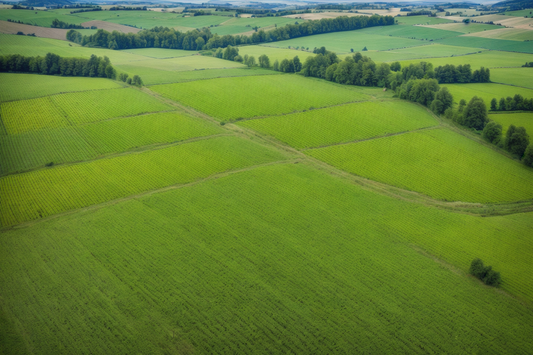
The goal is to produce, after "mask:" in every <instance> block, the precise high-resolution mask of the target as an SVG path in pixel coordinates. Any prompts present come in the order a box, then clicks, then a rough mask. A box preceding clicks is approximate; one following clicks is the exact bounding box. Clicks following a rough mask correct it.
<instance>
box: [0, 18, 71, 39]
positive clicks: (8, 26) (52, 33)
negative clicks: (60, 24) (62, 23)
mask: <svg viewBox="0 0 533 355" xmlns="http://www.w3.org/2000/svg"><path fill="white" fill-rule="evenodd" d="M19 31H20V32H23V33H24V34H25V35H27V34H29V33H35V36H37V37H46V38H54V39H60V40H64V41H65V40H66V39H67V31H68V30H65V29H61V28H48V27H39V26H32V25H24V24H22V23H13V22H7V21H0V33H7V34H17V32H19Z"/></svg>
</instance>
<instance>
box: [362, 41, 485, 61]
mask: <svg viewBox="0 0 533 355" xmlns="http://www.w3.org/2000/svg"><path fill="white" fill-rule="evenodd" d="M482 50H483V51H484V49H480V48H468V47H456V46H446V45H443V44H427V45H422V46H418V47H409V48H405V49H395V50H390V51H373V52H365V54H364V55H366V56H368V57H370V58H371V59H372V60H373V61H374V62H396V61H400V60H406V59H417V60H413V61H412V62H416V63H419V62H420V61H422V60H424V61H426V62H433V61H434V59H433V58H434V57H447V58H446V59H442V60H444V61H446V60H447V59H448V58H449V57H451V56H457V55H461V56H464V55H465V54H473V53H478V52H480V51H482ZM426 58H431V59H426Z"/></svg>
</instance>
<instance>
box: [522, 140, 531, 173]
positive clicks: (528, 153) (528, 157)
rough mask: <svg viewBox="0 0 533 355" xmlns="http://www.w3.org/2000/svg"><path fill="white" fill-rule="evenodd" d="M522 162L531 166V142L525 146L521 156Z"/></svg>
mask: <svg viewBox="0 0 533 355" xmlns="http://www.w3.org/2000/svg"><path fill="white" fill-rule="evenodd" d="M523 162H524V164H526V165H527V166H530V167H532V168H533V144H530V145H528V146H527V148H526V151H525V152H524V158H523Z"/></svg>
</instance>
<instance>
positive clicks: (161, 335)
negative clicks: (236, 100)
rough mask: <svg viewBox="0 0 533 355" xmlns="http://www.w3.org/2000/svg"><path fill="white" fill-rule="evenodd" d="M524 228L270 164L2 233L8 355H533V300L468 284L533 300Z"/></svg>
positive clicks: (521, 218) (520, 220)
mask: <svg viewBox="0 0 533 355" xmlns="http://www.w3.org/2000/svg"><path fill="white" fill-rule="evenodd" d="M530 219H531V214H522V215H514V216H504V217H490V218H480V217H472V216H469V215H463V214H455V213H450V212H447V211H442V210H438V209H434V208H428V207H423V206H417V205H413V204H410V203H407V202H404V201H401V200H395V199H391V198H387V197H383V196H379V195H375V194H373V193H371V192H368V191H365V190H363V189H361V188H360V187H358V186H357V185H353V184H350V183H348V182H346V181H344V180H339V179H336V178H333V177H331V176H330V175H327V174H325V173H322V172H318V171H316V170H314V169H312V168H310V167H308V166H305V165H303V164H298V165H294V164H281V165H275V166H269V167H261V168H257V169H254V170H251V171H247V172H242V173H238V174H234V175H231V176H227V177H221V178H219V179H215V180H211V181H206V182H204V183H201V184H198V185H195V186H188V187H183V188H181V189H177V190H173V191H169V192H165V193H160V194H155V195H151V196H147V197H142V198H139V199H132V200H129V201H124V202H120V203H118V204H115V205H111V206H109V207H105V208H101V209H95V210H90V211H82V212H80V213H78V214H71V215H66V216H62V217H60V218H56V219H52V220H49V221H45V222H42V223H36V224H33V225H30V226H27V227H25V228H18V229H13V230H9V231H6V232H4V233H3V236H2V238H0V256H1V257H0V267H1V268H2V270H3V272H2V273H1V274H0V295H1V297H2V315H3V318H5V319H6V321H5V322H3V323H1V325H2V326H3V327H4V328H3V329H2V331H3V332H7V331H8V330H9V334H10V335H12V337H13V338H15V339H14V341H12V342H11V344H10V345H12V347H11V348H9V349H8V350H7V352H8V353H24V351H25V348H30V349H32V352H33V353H34V354H50V353H54V354H72V353H78V352H81V351H85V350H86V351H87V352H93V353H109V352H112V353H114V354H129V353H135V352H140V353H146V354H148V353H149V354H165V353H166V354H182V353H191V352H193V351H194V353H216V354H230V353H265V352H269V353H272V354H285V353H287V352H292V353H301V354H308V353H316V354H326V353H328V354H346V353H358V352H360V353H389V352H394V353H420V354H422V353H462V352H464V351H468V352H469V353H484V352H496V353H499V354H517V353H527V352H529V350H530V349H531V347H532V346H533V342H532V339H531V336H530V335H531V333H532V332H533V316H532V314H531V312H530V309H529V308H528V306H526V305H524V304H522V303H521V302H519V301H518V300H516V299H515V298H513V297H509V296H508V295H506V294H504V293H502V292H499V291H498V290H496V289H492V288H489V287H486V286H484V285H482V284H481V283H480V282H478V281H477V280H475V279H473V278H472V277H469V276H467V275H466V274H465V273H466V270H467V269H468V265H469V263H470V261H471V260H472V259H473V258H474V257H481V258H482V259H483V260H484V261H485V262H486V263H489V264H490V265H493V267H494V268H495V269H497V270H501V272H502V274H503V275H504V276H503V277H504V280H507V281H506V282H505V283H504V287H505V288H507V287H508V286H509V287H511V286H517V285H518V288H519V289H520V287H523V288H522V289H521V290H527V291H528V292H531V288H530V287H531V286H530V283H529V278H528V275H529V270H531V266H532V265H531V260H532V259H533V258H532V257H533V255H532V254H531V248H530V247H529V241H528V240H527V238H526V236H527V235H531V232H532V229H531V223H530ZM415 241H416V242H418V243H420V244H419V245H421V247H414V246H413V244H412V243H413V242H415ZM421 249H427V251H428V252H429V253H434V254H435V255H439V256H442V257H443V258H444V259H445V260H449V259H451V260H454V261H458V265H460V266H459V268H458V271H457V269H453V268H452V269H450V268H448V267H446V266H445V265H443V264H441V263H439V262H436V261H434V260H433V259H432V258H431V257H428V256H427V255H426V254H425V253H424V252H423V250H421ZM511 270H512V271H513V272H511ZM454 271H455V272H454ZM515 276H518V277H519V278H518V279H515ZM21 281H23V282H21ZM11 323H16V324H17V327H16V328H6V327H7V326H8V325H9V324H11ZM5 344H6V343H4V346H6V345H5Z"/></svg>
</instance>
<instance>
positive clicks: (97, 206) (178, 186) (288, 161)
mask: <svg viewBox="0 0 533 355" xmlns="http://www.w3.org/2000/svg"><path fill="white" fill-rule="evenodd" d="M300 162H302V159H301V158H292V159H286V160H278V161H274V162H269V163H263V164H256V165H252V166H248V167H245V168H241V169H236V170H228V171H224V172H220V173H216V174H213V175H210V176H208V177H205V178H200V179H197V180H195V181H191V182H188V183H185V184H174V185H169V186H165V187H162V188H158V189H153V190H148V191H144V192H141V193H138V194H133V195H129V196H126V197H121V198H117V199H114V200H109V201H105V202H102V203H98V204H95V205H90V206H85V207H81V208H76V209H72V210H68V211H64V212H61V213H57V214H54V215H50V216H47V217H44V218H40V219H34V220H31V221H26V222H22V223H20V224H16V225H14V226H9V227H2V228H0V231H2V232H4V231H8V230H12V229H20V228H26V227H29V226H32V225H34V224H38V223H41V222H45V221H48V220H51V219H55V218H59V217H62V216H66V215H70V214H75V213H80V212H85V211H92V210H99V209H101V208H105V207H108V206H113V205H116V204H119V203H121V202H125V201H129V200H134V199H139V198H142V197H146V196H151V195H154V194H158V193H163V192H167V191H172V190H177V189H181V188H184V187H189V186H194V185H198V184H201V183H203V182H206V181H210V180H215V179H218V178H221V177H226V176H230V175H233V174H238V173H241V172H245V171H249V170H253V169H256V168H261V167H265V166H270V165H278V164H297V163H300Z"/></svg>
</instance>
